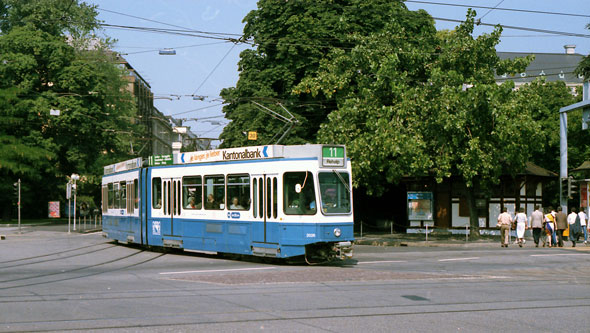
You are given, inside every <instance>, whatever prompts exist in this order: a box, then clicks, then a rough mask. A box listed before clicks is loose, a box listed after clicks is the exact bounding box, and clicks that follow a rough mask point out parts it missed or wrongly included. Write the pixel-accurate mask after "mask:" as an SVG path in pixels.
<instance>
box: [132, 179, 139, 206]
mask: <svg viewBox="0 0 590 333" xmlns="http://www.w3.org/2000/svg"><path fill="white" fill-rule="evenodd" d="M133 188H134V189H135V191H134V193H135V200H134V204H133V207H135V209H139V183H138V181H137V179H134V180H133Z"/></svg>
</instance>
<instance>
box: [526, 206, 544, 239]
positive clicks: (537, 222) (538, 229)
mask: <svg viewBox="0 0 590 333" xmlns="http://www.w3.org/2000/svg"><path fill="white" fill-rule="evenodd" d="M529 222H530V226H531V228H532V229H533V240H534V242H535V247H539V238H540V237H541V233H542V232H543V213H542V212H541V210H540V207H539V205H536V206H535V211H534V212H533V213H532V214H531V217H530V218H529ZM546 242H547V240H546V238H545V237H543V247H545V243H546Z"/></svg>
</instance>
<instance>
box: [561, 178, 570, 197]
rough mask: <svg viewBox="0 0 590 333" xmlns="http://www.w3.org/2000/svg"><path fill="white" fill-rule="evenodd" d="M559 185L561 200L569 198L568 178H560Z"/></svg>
mask: <svg viewBox="0 0 590 333" xmlns="http://www.w3.org/2000/svg"><path fill="white" fill-rule="evenodd" d="M560 181H561V183H560V184H559V189H560V190H561V198H567V197H569V188H570V184H569V178H561V179H560Z"/></svg>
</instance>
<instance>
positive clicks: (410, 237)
mask: <svg viewBox="0 0 590 333" xmlns="http://www.w3.org/2000/svg"><path fill="white" fill-rule="evenodd" d="M355 239H356V241H355V244H359V245H373V246H411V247H441V246H445V247H446V246H452V247H492V246H493V247H496V246H498V247H499V246H500V237H499V236H481V237H479V238H477V239H472V238H468V239H467V240H466V237H465V235H446V234H443V235H435V234H429V235H428V240H426V236H425V235H424V234H402V233H393V234H391V233H370V234H363V235H362V237H361V236H360V235H359V234H355ZM530 243H533V242H532V239H531V240H530ZM526 245H527V247H528V245H529V241H527V243H526ZM533 246H534V244H533Z"/></svg>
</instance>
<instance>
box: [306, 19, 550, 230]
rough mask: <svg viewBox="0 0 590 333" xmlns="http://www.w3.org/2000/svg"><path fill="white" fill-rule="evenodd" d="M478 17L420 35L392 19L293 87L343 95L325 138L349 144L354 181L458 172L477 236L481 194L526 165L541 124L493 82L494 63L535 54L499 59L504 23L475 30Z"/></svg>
mask: <svg viewBox="0 0 590 333" xmlns="http://www.w3.org/2000/svg"><path fill="white" fill-rule="evenodd" d="M474 16H475V12H474V11H469V12H468V15H467V19H466V21H465V22H464V23H462V24H461V25H459V26H458V27H457V28H456V29H455V30H453V31H443V32H439V33H435V32H433V30H432V28H431V26H433V23H432V21H428V25H426V26H425V27H423V28H422V29H420V31H422V32H423V34H422V35H419V39H416V38H415V37H414V38H412V37H411V35H408V36H405V35H403V32H404V30H402V29H400V27H399V26H396V25H395V24H391V25H389V26H388V27H389V30H388V31H385V32H381V33H378V34H371V35H369V36H368V37H362V36H361V37H360V40H361V41H362V42H361V43H360V44H358V45H357V46H355V47H354V48H353V49H352V50H351V51H350V52H343V51H341V50H335V51H333V52H331V53H330V54H329V56H328V57H326V59H325V60H323V61H322V64H321V66H320V70H319V72H318V74H317V75H315V76H314V77H307V78H305V79H304V80H303V81H302V82H301V84H300V85H299V86H298V87H297V88H296V92H307V91H309V92H311V93H312V94H319V93H320V92H321V93H323V94H326V95H327V96H331V94H332V95H334V94H335V95H337V97H336V100H337V101H338V102H337V103H338V110H336V111H334V112H332V113H331V114H330V115H329V117H328V119H329V121H328V122H327V123H325V124H323V125H322V126H321V129H320V132H319V140H320V141H321V142H341V143H345V144H346V145H347V147H348V153H349V156H350V157H351V158H352V159H353V161H355V163H354V164H353V168H354V169H355V170H354V173H355V176H356V184H355V185H356V186H362V187H365V188H367V189H368V192H369V193H373V194H380V193H381V191H383V190H384V184H388V183H392V182H394V183H395V182H398V181H399V180H400V179H401V178H402V177H403V176H431V177H434V178H435V179H436V181H437V182H442V180H443V179H444V178H448V177H450V176H451V175H458V176H461V177H462V178H463V180H464V181H465V183H466V185H467V188H466V193H465V195H466V197H467V199H468V203H469V206H470V213H471V214H470V215H471V226H472V228H471V233H472V234H473V235H474V236H475V235H479V228H478V219H477V213H476V207H475V195H476V193H477V192H480V191H482V190H485V188H487V187H489V186H490V185H492V184H495V183H497V182H498V180H499V178H500V176H501V175H504V174H513V175H514V174H516V173H518V172H521V171H522V170H523V169H524V166H525V163H526V162H527V161H528V160H529V158H530V157H531V155H532V153H533V152H534V151H535V149H536V147H535V146H534V143H535V142H537V141H539V140H540V138H541V136H542V132H541V128H540V126H539V125H538V124H537V123H536V122H535V121H534V119H533V117H532V110H531V108H530V107H529V106H528V105H527V103H526V100H525V99H524V98H519V96H518V95H517V94H515V93H514V91H513V87H514V86H513V83H511V82H507V83H504V84H502V85H498V84H496V82H495V80H494V74H495V73H496V71H497V72H499V73H504V72H508V73H515V72H519V71H522V70H524V68H525V67H526V65H527V64H528V62H529V61H530V59H515V60H500V59H499V58H498V57H497V55H496V50H495V46H496V45H497V43H498V42H499V37H500V33H501V29H500V28H499V27H497V28H496V29H495V30H494V32H492V33H491V34H484V35H481V36H479V37H477V38H473V37H472V33H473V26H474ZM425 24H426V23H425ZM400 34H401V40H400V38H399V37H400Z"/></svg>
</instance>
